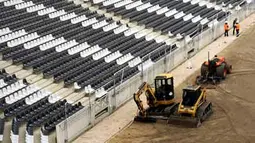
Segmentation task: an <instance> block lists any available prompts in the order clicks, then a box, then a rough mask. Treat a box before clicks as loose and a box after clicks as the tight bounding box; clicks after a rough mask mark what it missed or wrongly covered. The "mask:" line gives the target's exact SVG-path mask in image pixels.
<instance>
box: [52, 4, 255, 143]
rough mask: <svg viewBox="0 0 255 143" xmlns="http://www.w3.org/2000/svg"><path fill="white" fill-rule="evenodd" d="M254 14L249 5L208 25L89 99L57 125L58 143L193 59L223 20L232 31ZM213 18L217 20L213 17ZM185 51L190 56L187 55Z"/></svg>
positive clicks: (215, 34)
mask: <svg viewBox="0 0 255 143" xmlns="http://www.w3.org/2000/svg"><path fill="white" fill-rule="evenodd" d="M254 10H255V2H254V1H253V2H252V3H251V4H249V5H246V6H244V7H242V9H241V10H239V11H235V10H234V11H233V13H232V14H231V15H229V16H227V17H226V19H223V20H222V21H219V22H218V23H215V24H212V27H211V28H209V29H207V30H206V31H204V32H202V33H200V34H199V35H198V36H196V37H194V38H192V39H191V40H190V41H189V42H186V41H184V40H182V41H179V42H180V47H179V48H178V49H176V50H174V51H172V52H170V53H168V54H165V55H164V58H162V59H160V60H159V61H157V62H156V63H154V64H153V65H152V66H150V67H149V68H147V69H143V71H142V72H140V73H138V74H137V75H135V76H133V77H132V78H131V79H129V80H127V81H125V82H123V83H122V84H121V85H118V86H117V85H116V86H115V87H114V88H112V89H111V90H109V91H108V93H107V94H106V95H105V96H104V97H102V98H101V99H97V100H95V97H94V96H93V95H92V96H91V99H90V103H89V104H88V105H87V106H86V107H84V108H83V109H82V110H81V111H79V112H77V113H76V114H75V115H73V116H71V117H69V118H68V119H66V120H65V121H63V122H61V123H60V124H58V125H57V127H56V132H57V141H58V143H64V142H68V141H72V140H73V139H75V138H76V137H77V136H78V135H79V134H81V133H82V132H84V131H85V130H87V129H89V128H91V127H93V126H94V125H95V124H96V123H98V122H99V121H100V120H102V119H103V118H104V117H105V116H108V115H109V114H111V113H112V112H114V111H115V110H117V109H118V108H119V107H120V106H121V105H123V104H124V103H125V102H127V101H128V100H130V99H131V98H132V97H133V93H134V92H136V90H137V87H139V85H140V84H141V83H142V82H144V81H146V82H149V83H153V79H154V77H155V76H156V75H158V74H160V73H162V72H167V71H171V70H172V69H173V68H175V67H176V66H178V65H180V64H181V63H183V62H184V61H186V60H187V59H188V58H189V57H190V56H193V55H195V54H196V53H197V52H198V51H200V50H201V49H202V48H203V47H205V46H206V45H208V44H210V43H211V42H213V41H214V40H215V39H217V38H218V37H219V36H221V35H222V34H223V32H224V31H223V24H224V22H225V20H228V21H229V24H230V26H231V27H232V21H233V20H234V19H235V18H238V20H239V21H242V20H244V19H245V18H246V17H248V16H249V15H250V14H252V13H253V12H254ZM215 18H217V15H216V16H215ZM241 30H242V29H241ZM229 34H232V31H230V32H229ZM189 51H193V52H191V53H188V52H189ZM153 54H162V53H159V51H154V53H153ZM150 56H151V55H150V54H149V55H147V57H148V58H149V57H150ZM120 72H122V74H121V75H123V73H124V72H125V69H124V70H122V71H120ZM113 80H115V79H113Z"/></svg>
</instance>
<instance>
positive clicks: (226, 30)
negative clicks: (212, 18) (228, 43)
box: [224, 21, 229, 37]
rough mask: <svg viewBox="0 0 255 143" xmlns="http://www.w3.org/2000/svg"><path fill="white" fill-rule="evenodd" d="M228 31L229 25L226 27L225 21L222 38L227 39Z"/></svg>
mask: <svg viewBox="0 0 255 143" xmlns="http://www.w3.org/2000/svg"><path fill="white" fill-rule="evenodd" d="M228 30H229V25H228V22H227V21H226V22H225V24H224V31H225V33H224V36H225V37H226V36H227V37H228Z"/></svg>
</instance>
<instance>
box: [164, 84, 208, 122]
mask: <svg viewBox="0 0 255 143" xmlns="http://www.w3.org/2000/svg"><path fill="white" fill-rule="evenodd" d="M211 114H212V103H211V102H209V101H207V100H206V91H205V89H202V88H201V86H187V87H186V88H184V89H183V94H182V101H181V102H180V104H179V106H178V110H177V111H176V112H175V113H174V114H173V115H171V116H170V117H169V120H168V123H169V124H178V125H185V126H186V125H187V126H189V127H199V126H200V125H201V123H202V122H203V121H204V120H206V119H207V118H208V117H209V115H211Z"/></svg>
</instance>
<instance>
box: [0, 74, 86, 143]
mask: <svg viewBox="0 0 255 143" xmlns="http://www.w3.org/2000/svg"><path fill="white" fill-rule="evenodd" d="M0 93H1V94H0V110H1V114H2V115H1V118H0V135H3V132H4V130H8V129H5V128H4V127H5V120H7V118H13V121H12V129H11V131H10V132H12V134H11V139H12V142H19V137H18V136H19V127H20V125H21V124H22V123H27V128H26V130H27V133H28V135H30V136H32V135H33V128H34V127H45V128H43V133H45V132H47V133H48V134H49V133H50V132H53V131H55V126H56V125H57V124H58V123H59V122H61V121H63V120H65V119H66V118H67V117H69V116H71V115H72V114H74V113H76V112H77V111H79V110H80V109H82V108H83V105H81V103H77V104H74V105H72V104H69V103H67V101H66V100H65V99H64V100H59V99H58V98H56V97H54V96H52V95H51V93H50V92H47V91H45V90H42V89H40V88H38V87H36V86H34V85H29V84H28V83H27V82H26V80H19V79H17V78H16V77H15V75H13V76H10V75H8V74H7V73H6V72H5V71H4V70H3V71H2V72H1V73H0ZM45 134H46V133H45Z"/></svg>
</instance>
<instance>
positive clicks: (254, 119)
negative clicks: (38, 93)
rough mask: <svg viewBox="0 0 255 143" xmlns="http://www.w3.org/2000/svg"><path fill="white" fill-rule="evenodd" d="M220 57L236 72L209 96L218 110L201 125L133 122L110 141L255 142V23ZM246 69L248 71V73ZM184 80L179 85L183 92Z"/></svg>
mask: <svg viewBox="0 0 255 143" xmlns="http://www.w3.org/2000/svg"><path fill="white" fill-rule="evenodd" d="M219 56H225V57H226V59H227V61H228V62H229V63H231V64H232V65H233V73H232V74H231V75H229V76H228V77H227V79H226V80H225V81H223V82H222V83H221V84H220V85H218V86H219V87H218V88H217V89H213V90H208V92H207V98H208V100H209V101H211V102H212V104H213V110H214V113H213V114H212V116H210V117H209V118H208V120H206V121H205V122H203V124H202V126H201V127H200V128H186V127H180V126H175V125H169V124H166V122H159V123H150V124H144V123H137V122H134V123H132V124H131V125H130V126H129V127H128V128H126V129H125V130H123V131H121V132H119V133H118V134H117V135H116V136H115V137H113V138H112V139H111V140H110V141H109V142H110V143H130V142H160V143H164V142H166V143H169V142H178V143H193V142H194V143H195V142H199V143H203V142H204V143H214V142H217V143H246V142H254V141H255V71H249V70H255V26H253V27H251V28H250V29H249V30H247V31H246V32H245V33H242V35H241V36H240V37H239V38H238V39H236V40H235V41H234V42H233V43H232V44H230V46H229V47H227V48H226V49H225V50H224V51H223V52H221V53H220V54H219ZM245 71H246V72H245ZM197 74H199V73H198V72H197V73H196V74H194V75H193V76H192V77H191V78H194V77H195V75H197ZM183 86H185V83H183V84H182V85H181V86H179V87H177V89H176V91H177V92H176V94H177V95H180V91H181V88H182V87H183Z"/></svg>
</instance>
